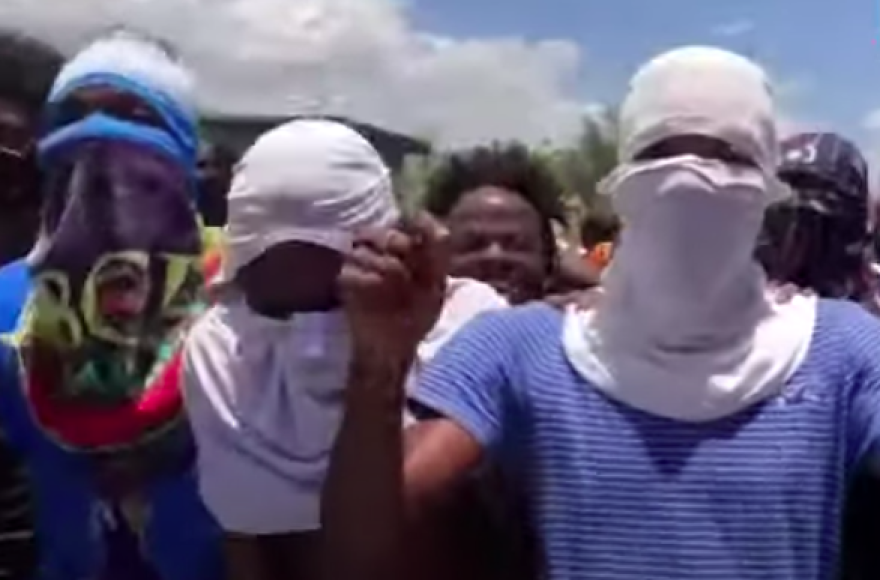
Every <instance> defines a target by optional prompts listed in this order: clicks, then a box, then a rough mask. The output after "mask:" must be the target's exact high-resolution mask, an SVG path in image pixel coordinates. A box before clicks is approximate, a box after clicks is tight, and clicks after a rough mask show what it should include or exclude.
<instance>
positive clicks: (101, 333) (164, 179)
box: [0, 30, 221, 580]
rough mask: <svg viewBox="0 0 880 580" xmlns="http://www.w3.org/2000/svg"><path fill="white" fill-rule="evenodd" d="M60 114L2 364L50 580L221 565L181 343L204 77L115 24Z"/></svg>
mask: <svg viewBox="0 0 880 580" xmlns="http://www.w3.org/2000/svg"><path fill="white" fill-rule="evenodd" d="M45 116H46V121H47V127H48V130H47V133H46V134H45V135H44V136H43V138H42V139H41V140H40V142H39V144H38V156H39V161H40V164H41V168H42V171H43V174H44V175H43V191H44V195H45V207H44V210H43V221H42V224H41V230H40V236H39V239H38V241H37V244H36V246H35V248H34V250H33V251H32V253H31V255H30V256H29V257H28V265H29V269H30V275H31V278H32V280H33V287H32V290H31V291H30V295H29V297H28V306H27V308H26V310H25V312H24V314H23V317H22V322H21V326H20V328H19V329H18V331H17V333H16V335H15V336H14V338H13V340H12V341H11V346H10V347H9V348H8V349H7V350H5V351H4V352H3V357H2V365H0V390H2V393H0V424H2V425H3V426H4V428H6V430H7V432H8V435H9V440H10V442H11V444H12V445H14V447H15V448H16V449H17V450H18V451H19V452H20V454H21V455H22V456H23V457H24V458H25V461H26V464H27V468H28V471H29V475H30V479H31V480H32V482H33V486H34V493H35V501H36V504H37V510H38V523H37V525H38V528H37V531H38V538H39V542H40V550H41V554H40V558H41V561H40V571H39V578H41V579H45V580H55V579H57V580H69V579H71V578H109V579H111V580H116V579H120V578H125V579H135V578H137V579H141V578H144V579H146V578H151V579H155V578H158V579H162V580H175V579H180V580H197V579H211V580H213V579H216V578H219V577H220V573H221V569H220V564H221V561H220V544H219V535H218V533H217V528H216V526H215V524H214V522H213V520H212V518H211V517H210V515H209V514H208V512H207V511H206V510H205V509H204V507H203V505H202V504H201V501H200V500H199V497H198V491H197V488H196V482H195V479H194V477H193V476H192V470H191V469H192V461H193V457H194V453H193V449H192V442H191V440H190V437H189V433H188V431H187V427H186V420H185V417H184V415H183V404H182V395H181V392H180V377H181V341H182V340H183V337H184V334H185V331H186V329H187V328H188V326H189V324H190V323H191V322H192V320H193V319H194V317H196V316H197V315H198V314H199V313H200V312H202V311H203V310H204V308H205V298H204V296H203V294H204V291H203V288H204V285H203V281H204V277H205V276H206V272H205V268H204V267H203V264H202V254H203V251H204V246H203V243H202V240H201V234H200V225H199V222H198V219H197V214H196V211H195V206H194V197H195V188H194V183H195V164H196V148H197V138H196V122H197V119H196V113H195V109H194V106H193V81H192V78H191V75H190V73H189V72H188V71H187V70H186V69H185V68H184V67H183V66H182V65H181V63H180V62H179V60H178V59H177V58H176V57H175V56H174V55H173V54H172V53H170V52H169V50H168V49H167V48H166V47H164V46H162V45H161V44H160V43H158V42H157V41H154V40H153V39H150V38H148V37H145V36H143V35H141V34H138V33H136V32H132V31H127V30H115V31H112V32H110V33H108V34H106V35H104V36H102V37H100V38H99V39H97V40H96V41H95V42H93V43H92V44H90V45H89V46H87V47H86V48H85V49H84V50H82V51H81V52H80V53H78V54H77V55H76V56H75V57H74V58H73V59H72V60H70V61H69V62H68V63H67V64H66V65H65V66H64V67H63V69H62V70H61V72H60V74H59V76H58V78H57V79H56V81H55V84H54V86H53V88H52V91H51V93H50V96H49V100H48V104H47V107H46V111H45Z"/></svg>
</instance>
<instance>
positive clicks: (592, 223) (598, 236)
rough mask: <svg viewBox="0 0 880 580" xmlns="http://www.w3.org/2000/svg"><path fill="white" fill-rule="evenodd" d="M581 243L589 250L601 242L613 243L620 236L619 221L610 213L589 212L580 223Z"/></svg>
mask: <svg viewBox="0 0 880 580" xmlns="http://www.w3.org/2000/svg"><path fill="white" fill-rule="evenodd" d="M580 233H581V243H582V244H583V245H584V247H586V248H591V247H593V246H595V245H596V244H601V243H603V242H613V241H615V240H616V239H617V236H618V234H620V219H618V217H617V216H616V215H614V214H613V213H611V212H598V211H596V212H590V213H588V214H587V217H585V218H584V220H583V222H581V232H580Z"/></svg>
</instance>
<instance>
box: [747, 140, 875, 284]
mask: <svg viewBox="0 0 880 580" xmlns="http://www.w3.org/2000/svg"><path fill="white" fill-rule="evenodd" d="M782 151H783V158H782V164H781V166H780V170H779V176H780V178H781V179H782V180H783V181H785V182H786V183H787V184H788V185H789V186H790V187H791V189H792V191H793V195H792V197H791V198H790V199H787V200H785V201H784V202H782V203H779V204H777V205H775V206H773V207H771V208H770V209H769V210H768V212H767V216H766V218H765V225H764V231H763V235H762V238H761V242H760V244H759V248H758V257H759V259H760V260H761V262H762V264H764V266H765V268H766V270H767V272H768V275H769V276H770V278H771V279H772V280H774V281H776V282H779V283H782V284H793V285H795V286H797V287H800V288H805V289H810V290H812V291H814V292H816V293H817V294H819V295H820V296H822V297H824V298H843V299H846V300H853V301H856V302H861V301H863V300H865V299H866V298H867V295H868V293H869V287H868V279H869V271H868V270H869V266H870V259H871V243H870V241H871V232H870V216H869V194H868V183H869V180H868V164H867V162H866V161H865V158H864V157H863V156H862V154H861V152H860V151H859V149H858V148H857V147H856V146H855V145H854V144H853V143H852V142H851V141H849V140H847V139H845V138H843V137H841V136H839V135H836V134H833V133H802V134H798V135H794V136H792V137H789V138H788V139H786V140H785V141H783V144H782Z"/></svg>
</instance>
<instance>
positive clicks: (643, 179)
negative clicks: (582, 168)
mask: <svg viewBox="0 0 880 580" xmlns="http://www.w3.org/2000/svg"><path fill="white" fill-rule="evenodd" d="M693 79H700V82H699V83H697V84H695V83H694V82H693ZM629 87H630V88H629V92H628V94H627V96H626V98H625V100H624V102H623V105H622V108H621V113H620V127H621V141H620V157H619V158H620V160H621V164H620V166H619V167H618V168H617V169H616V170H615V171H614V172H613V173H612V174H611V175H610V176H609V177H608V178H606V180H605V181H604V182H603V183H602V185H601V187H600V190H601V191H602V192H604V194H606V195H609V196H610V199H611V201H612V204H613V206H614V209H615V210H616V211H617V212H618V213H619V215H620V217H621V220H622V222H623V223H624V224H625V227H624V228H623V229H622V231H621V241H620V244H619V246H618V247H617V250H616V252H615V256H614V262H613V265H612V267H611V268H609V269H608V271H607V272H606V273H605V276H604V279H603V287H602V291H601V292H596V293H593V303H592V305H590V306H586V307H582V308H580V309H571V310H568V311H566V312H559V311H558V310H556V309H553V308H551V307H550V306H548V305H544V304H540V303H537V304H534V305H529V306H526V307H521V308H513V309H508V310H505V311H502V312H499V313H492V314H487V315H485V316H483V317H481V318H480V319H479V320H477V321H475V322H474V323H473V324H471V325H469V326H468V327H467V328H466V329H464V330H463V331H462V332H461V333H459V334H458V335H457V336H456V337H455V338H454V339H453V340H452V341H451V342H450V343H449V344H448V345H447V346H446V347H445V348H444V349H443V350H442V351H441V353H440V354H439V356H438V357H437V358H436V359H435V360H434V361H433V363H432V365H431V366H430V367H429V368H428V369H426V371H425V373H424V374H423V375H422V377H421V381H420V383H419V385H418V387H417V389H416V391H415V393H414V395H413V396H412V398H413V400H414V403H415V404H416V405H417V407H420V408H423V409H430V410H431V411H432V415H431V416H430V417H429V418H427V419H424V420H422V421H420V422H419V423H417V424H416V425H415V426H414V427H411V428H410V429H408V430H407V431H406V433H405V434H404V435H405V440H404V435H401V434H399V433H397V432H395V431H394V430H392V429H390V428H387V427H385V426H384V425H385V423H386V422H387V421H388V419H387V417H390V416H392V415H393V414H394V413H395V412H396V407H395V406H393V405H391V404H390V402H397V401H399V399H400V398H401V397H403V396H404V392H405V391H404V387H403V385H404V379H403V377H404V374H403V370H404V369H405V368H407V366H408V361H409V360H410V356H411V353H412V351H413V343H414V341H416V340H417V339H418V331H419V329H421V328H423V327H424V321H425V320H430V319H432V318H433V317H434V316H436V307H435V306H434V302H433V301H432V300H430V299H428V298H427V297H425V298H417V297H418V296H425V295H427V296H430V292H429V289H431V288H433V287H435V286H436V283H434V282H432V281H431V279H430V278H429V279H428V280H425V279H424V274H423V272H424V271H427V272H432V271H434V269H433V268H431V267H429V266H426V265H424V263H423V261H424V260H426V259H427V258H426V255H427V256H428V257H430V256H431V255H434V254H438V253H439V251H437V250H435V249H434V248H435V247H436V246H437V245H440V244H441V240H442V238H440V237H439V236H437V235H434V236H431V235H430V234H429V233H421V232H420V234H419V239H427V240H429V241H436V244H435V245H429V250H425V249H424V246H425V245H426V244H424V243H423V244H420V245H417V246H413V243H412V240H410V239H400V237H399V235H392V236H389V235H387V234H385V235H378V234H376V235H374V236H372V237H371V238H370V243H362V244H360V248H361V253H360V254H359V255H355V256H354V257H353V258H352V260H351V261H350V262H349V263H347V264H346V267H345V268H344V269H343V275H342V278H341V281H342V287H343V288H344V296H345V304H346V310H347V312H348V315H349V318H350V320H351V322H352V327H353V330H352V335H353V336H354V337H355V338H356V341H355V345H354V353H355V354H354V362H353V366H354V367H355V368H357V369H358V371H359V372H358V373H353V374H352V375H351V376H350V379H349V384H348V386H347V395H346V396H347V398H348V407H347V411H346V416H345V420H344V421H343V426H342V429H341V431H340V434H339V436H338V438H337V446H336V449H335V451H334V457H333V459H332V461H331V468H330V477H329V478H328V482H327V485H326V491H325V496H324V502H325V506H324V507H325V511H324V513H325V518H326V519H325V524H324V525H325V532H326V534H327V536H328V541H330V540H332V542H333V544H332V545H329V546H328V553H330V554H333V555H334V557H335V558H336V559H337V561H344V564H337V565H338V566H339V567H340V568H339V570H340V573H341V574H345V573H346V572H349V571H351V570H352V569H353V568H354V567H355V566H360V571H361V572H360V575H358V574H357V573H353V572H352V573H350V574H349V575H347V576H339V577H338V578H343V577H345V578H352V579H354V578H359V579H360V580H372V579H373V578H380V577H382V578H394V577H400V576H394V573H395V571H396V569H397V566H398V564H397V562H398V561H399V560H400V558H401V553H402V551H403V550H404V549H405V548H404V546H405V543H404V542H403V538H404V536H403V533H402V532H401V530H402V522H404V521H405V518H406V517H409V518H418V517H419V516H420V514H422V513H424V512H426V511H430V509H431V505H432V501H433V499H434V498H436V497H437V496H438V495H442V494H444V493H446V492H447V490H448V489H449V488H450V486H453V485H455V483H456V482H459V481H461V480H462V479H463V478H465V477H467V474H469V473H471V472H472V470H474V469H476V468H477V467H478V466H479V465H481V464H482V463H483V461H484V460H485V459H486V458H489V457H491V458H496V459H501V458H505V459H506V460H507V461H512V462H514V463H515V464H518V465H519V467H520V469H521V470H522V472H523V473H524V474H525V476H526V477H527V481H528V482H529V485H528V487H527V490H528V491H529V494H530V505H531V506H532V509H533V514H534V521H535V522H536V524H537V531H538V534H539V538H540V539H541V541H542V544H543V547H544V551H545V557H546V563H547V571H546V577H547V578H548V579H550V580H556V579H566V580H579V579H588V578H602V579H603V580H644V579H645V578H651V579H652V580H689V579H694V580H696V579H704V578H707V577H712V578H718V579H724V580H734V579H736V580H758V579H765V578H774V579H776V580H783V579H790V580H795V579H797V580H831V579H833V578H835V577H836V575H837V572H838V563H839V556H840V553H839V547H840V536H841V528H842V520H843V518H842V511H843V510H842V508H843V503H844V501H843V500H844V496H845V490H846V483H847V482H848V481H849V479H850V478H851V477H852V476H853V474H854V473H856V472H857V471H858V470H859V469H860V467H861V466H868V465H877V459H878V458H877V457H876V452H877V450H878V449H880V325H878V324H877V321H876V320H875V319H874V318H873V317H872V316H871V315H869V314H868V313H867V312H866V311H865V310H864V309H863V308H861V307H860V306H858V305H856V304H853V303H851V302H847V301H830V300H821V299H819V298H817V297H816V296H815V295H805V294H797V293H783V292H778V291H776V289H775V288H774V287H773V286H772V285H769V284H768V282H767V279H766V276H765V274H764V271H763V269H762V268H761V266H760V264H759V263H758V262H757V261H756V260H755V258H754V253H755V247H756V244H757V239H758V236H759V234H760V231H761V227H762V224H763V217H764V212H765V210H766V209H767V208H768V207H769V206H770V205H772V204H773V203H776V202H778V201H780V200H781V199H783V197H784V196H785V195H787V188H786V186H785V185H784V184H783V183H782V182H781V181H780V180H779V179H778V177H777V176H776V169H777V166H778V163H779V142H778V139H777V128H776V124H775V123H776V111H775V107H774V101H773V97H772V92H771V91H772V85H771V84H770V82H769V80H768V78H767V75H766V74H765V72H764V71H763V70H762V69H761V68H760V67H759V66H758V65H756V64H755V63H753V62H752V61H750V60H748V59H746V58H744V57H742V56H739V55H736V54H733V53H730V52H728V51H725V50H722V49H717V48H710V47H685V48H680V49H675V50H672V51H670V52H667V53H664V54H661V55H660V56H658V57H656V58H654V59H652V60H651V61H650V62H648V63H647V64H646V65H644V66H643V67H642V68H641V69H640V70H639V71H638V72H637V73H636V74H635V76H634V77H633V79H632V80H631V82H630V85H629ZM438 238H439V239H438ZM413 263H416V264H418V265H419V269H417V270H413V269H412V268H411V267H408V265H409V264H413ZM400 269H403V270H404V271H409V272H411V275H410V277H409V278H407V277H405V276H401V275H400V273H399V270H400ZM426 289H428V290H426ZM401 293H403V294H404V296H407V297H410V299H409V300H399V299H397V297H398V296H400V294H401ZM416 321H418V324H416ZM379 329H382V330H381V332H382V333H383V341H382V344H381V346H380V345H376V344H372V343H371V340H370V338H369V337H371V336H375V334H376V333H378V332H379ZM404 443H405V444H404ZM402 456H403V457H402ZM393 460H400V461H401V462H402V465H401V464H396V465H395V464H394V461H393ZM380 466H382V467H385V468H386V469H387V471H383V469H382V468H381V467H380ZM401 469H403V476H402V479H403V483H402V486H401V485H400V480H401V476H400V471H401ZM353 479H354V480H357V481H358V485H357V486H353V485H346V483H345V482H346V481H349V480H353ZM395 483H397V484H398V485H397V487H395V485H394V484H395ZM377 520H382V523H383V524H384V526H380V525H379V524H378V523H376V521H377Z"/></svg>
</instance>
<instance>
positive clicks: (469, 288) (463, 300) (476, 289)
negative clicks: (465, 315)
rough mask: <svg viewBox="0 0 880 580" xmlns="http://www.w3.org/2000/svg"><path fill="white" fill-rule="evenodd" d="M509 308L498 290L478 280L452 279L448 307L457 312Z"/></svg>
mask: <svg viewBox="0 0 880 580" xmlns="http://www.w3.org/2000/svg"><path fill="white" fill-rule="evenodd" d="M506 306H508V304H507V300H505V299H504V297H503V296H501V294H499V293H498V291H497V290H495V289H494V288H492V287H491V286H489V285H488V284H486V283H485V282H480V281H478V280H472V279H470V278H450V279H449V285H448V289H447V292H446V307H447V308H449V309H455V310H468V311H482V310H491V309H496V308H504V307H506Z"/></svg>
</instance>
